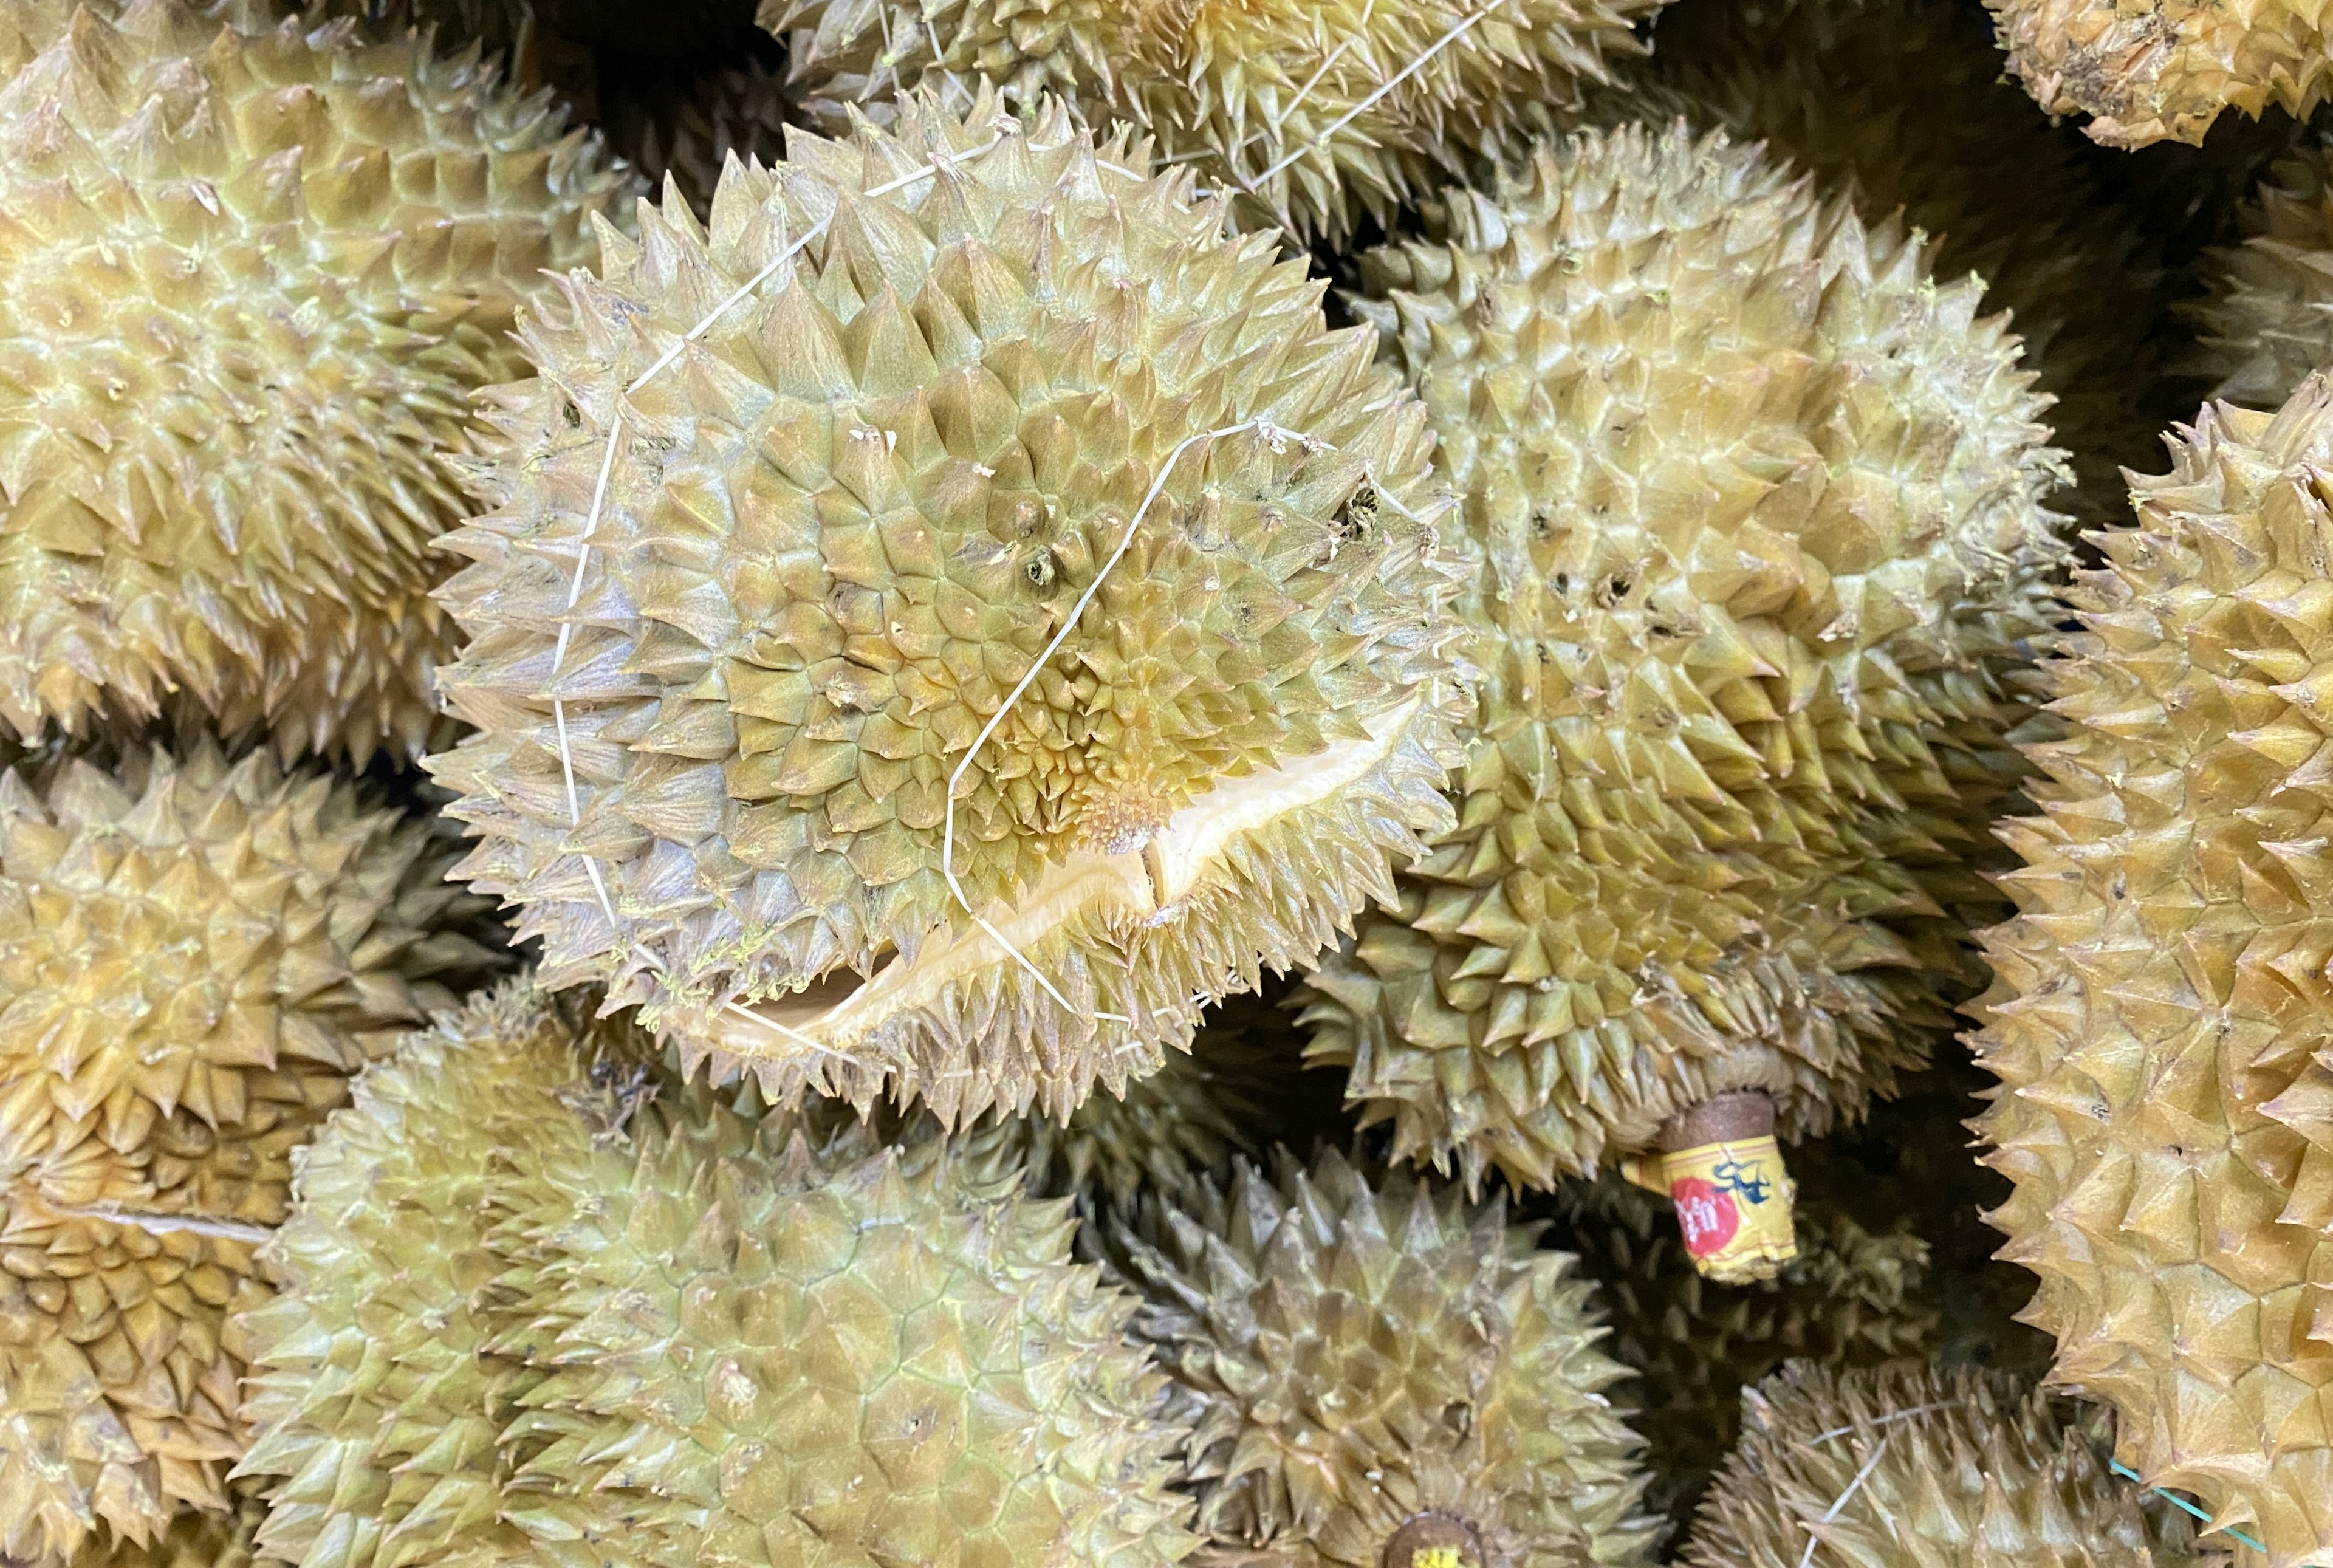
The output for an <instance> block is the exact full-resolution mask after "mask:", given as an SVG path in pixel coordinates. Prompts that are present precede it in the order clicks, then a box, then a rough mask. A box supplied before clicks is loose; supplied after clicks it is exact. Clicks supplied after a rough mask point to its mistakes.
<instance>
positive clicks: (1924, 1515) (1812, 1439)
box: [1683, 1361, 2226, 1568]
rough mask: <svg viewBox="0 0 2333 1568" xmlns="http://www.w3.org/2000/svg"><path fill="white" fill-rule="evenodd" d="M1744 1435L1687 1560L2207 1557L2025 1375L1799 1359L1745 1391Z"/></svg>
mask: <svg viewBox="0 0 2333 1568" xmlns="http://www.w3.org/2000/svg"><path fill="white" fill-rule="evenodd" d="M1742 1413H1743V1425H1744V1430H1743V1435H1742V1441H1741V1443H1740V1445H1739V1446H1738V1447H1737V1448H1735V1449H1734V1451H1733V1456H1732V1457H1730V1458H1729V1459H1728V1460H1727V1461H1726V1465H1725V1468H1724V1470H1723V1472H1722V1473H1721V1474H1720V1475H1719V1477H1718V1480H1717V1486H1716V1489H1715V1490H1714V1492H1713V1493H1712V1494H1711V1495H1710V1497H1709V1499H1708V1501H1707V1502H1705V1503H1704V1504H1703V1505H1702V1508H1701V1512H1700V1514H1699V1515H1698V1516H1697V1517H1696V1518H1695V1522H1694V1530H1693V1534H1692V1537H1691V1538H1690V1539H1689V1540H1688V1541H1687V1542H1686V1544H1685V1555H1684V1559H1683V1561H1684V1563H1685V1568H1866V1565H1867V1564H1873V1563H1888V1564H1891V1565H1894V1564H1901V1565H1902V1568H1994V1565H1995V1564H2002V1565H2006V1564H2009V1563H2016V1564H2019V1565H2020V1568H2029V1565H2030V1568H2205V1565H2206V1564H2220V1563H2224V1562H2225V1561H2226V1559H2225V1558H2224V1557H2223V1556H2222V1555H2221V1554H2219V1553H2216V1552H2212V1551H2206V1550H2201V1549H2199V1548H2198V1547H2197V1546H2196V1544H2195V1541H2194V1532H2193V1531H2192V1530H2190V1529H2189V1528H2187V1527H2186V1522H2185V1516H2184V1515H2177V1514H2172V1513H2170V1512H2169V1510H2165V1511H2163V1513H2162V1514H2161V1515H2158V1516H2157V1518H2156V1519H2155V1520H2153V1521H2150V1519H2149V1517H2148V1515H2147V1513H2146V1510H2144V1509H2143V1508H2142V1507H2141V1505H2140V1499H2141V1497H2142V1496H2143V1494H2142V1493H2141V1492H2140V1491H2139V1490H2138V1489H2136V1488H2135V1487H2133V1486H2129V1485H2128V1484H2127V1483H2126V1482H2124V1481H2123V1480H2121V1479H2120V1478H2118V1477H2116V1476H2114V1475H2113V1474H2112V1473H2111V1472H2110V1471H2109V1470H2108V1469H2107V1459H2106V1456H2105V1455H2104V1454H2103V1453H2101V1452H2100V1451H2099V1450H2098V1448H2097V1447H2096V1446H2094V1445H2093V1443H2092V1441H2091V1439H2090V1438H2089V1437H2088V1434H2087V1433H2085V1432H2084V1431H2082V1430H2081V1429H2079V1428H2078V1427H2075V1426H2072V1425H2069V1423H2068V1422H2067V1421H2065V1420H2064V1419H2061V1418H2060V1416H2059V1412H2058V1411H2057V1410H2056V1409H2053V1408H2052V1406H2051V1405H2050V1403H2049V1402H2048V1401H2047V1400H2044V1399H2043V1398H2042V1397H2041V1396H2040V1395H2039V1394H2037V1393H2031V1392H2029V1391H2028V1390H2026V1389H2025V1388H2024V1387H2023V1386H2022V1385H2021V1384H2020V1383H2019V1382H2018V1381H2017V1380H2015V1379H2014V1378H2008V1377H2002V1376H2000V1375H1998V1374H1992V1373H1986V1372H1983V1371H1974V1370H1972V1369H1968V1368H1961V1369H1957V1370H1954V1371H1943V1370H1939V1369H1935V1368H1926V1367H1888V1368H1878V1369H1868V1370H1861V1371H1836V1370H1834V1369H1831V1368H1828V1367H1820V1366H1816V1365H1813V1364H1811V1363H1809V1362H1804V1361H1797V1362H1793V1363H1791V1365H1790V1366H1789V1367H1788V1368H1786V1369H1784V1370H1783V1371H1781V1372H1780V1373H1778V1374H1776V1375H1775V1376H1774V1377H1773V1378H1771V1379H1770V1380H1767V1381H1766V1382H1764V1383H1762V1384H1761V1385H1760V1386H1758V1387H1757V1388H1755V1389H1752V1390H1750V1391H1748V1392H1747V1393H1745V1394H1743V1399H1742Z"/></svg>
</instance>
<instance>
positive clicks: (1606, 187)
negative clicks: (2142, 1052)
mask: <svg viewBox="0 0 2333 1568" xmlns="http://www.w3.org/2000/svg"><path fill="white" fill-rule="evenodd" d="M1445 222H1446V226H1447V227H1448V230H1449V239H1448V241H1447V243H1445V244H1440V245H1426V244H1413V245H1403V246H1400V247H1389V248H1387V249H1382V250H1378V251H1375V252H1372V253H1370V254H1369V255H1368V256H1367V257H1365V258H1364V260H1363V264H1362V266H1363V274H1362V275H1363V282H1364V284H1366V285H1367V287H1368V293H1369V294H1370V295H1371V296H1373V297H1368V298H1364V299H1360V300H1358V301H1356V308H1357V309H1359V310H1361V311H1363V312H1365V313H1367V314H1368V317H1369V318H1370V319H1371V320H1373V321H1375V322H1377V323H1378V325H1379V326H1380V328H1381V329H1382V330H1383V332H1385V334H1386V338H1387V344H1388V350H1389V351H1390V352H1391V353H1392V354H1394V355H1395V356H1396V357H1397V358H1398V359H1399V360H1400V361H1401V362H1402V363H1404V364H1405V366H1406V367H1407V370H1408V371H1409V373H1410V375H1411V376H1412V378H1413V379H1414V380H1416V383H1417V385H1418V386H1419V387H1420V389H1421V390H1422V392H1423V394H1424V396H1425V397H1426V402H1427V406H1428V408H1429V409H1431V410H1432V414H1433V422H1434V426H1435V431H1436V433H1437V434H1438V435H1439V437H1440V438H1441V440H1440V446H1439V447H1438V448H1437V452H1436V465H1437V467H1438V468H1439V469H1440V471H1441V472H1442V473H1443V474H1444V475H1445V476H1446V477H1447V478H1448V480H1449V482H1450V484H1451V485H1452V486H1453V487H1454V488H1455V490H1456V491H1457V493H1458V495H1459V497H1460V505H1461V516H1462V519H1463V528H1462V530H1460V532H1461V534H1462V537H1463V539H1464V542H1465V543H1467V544H1470V545H1471V546H1472V547H1473V548H1474V550H1475V551H1476V552H1477V553H1478V554H1479V557H1480V570H1479V572H1478V573H1477V576H1476V579H1475V583H1474V589H1473V591H1472V592H1471V594H1470V595H1469V597H1468V598H1467V599H1466V600H1465V601H1464V604H1463V606H1462V616H1463V618H1464V620H1466V621H1467V623H1468V626H1469V629H1470V632H1471V642H1470V654H1469V656H1470V659H1471V660H1472V662H1473V663H1474V665H1475V666H1476V667H1477V668H1478V669H1481V670H1482V671H1483V680H1482V682H1481V684H1480V686H1479V688H1478V690H1477V695H1476V716H1477V717H1476V720H1475V729H1474V736H1473V741H1472V747H1471V750H1470V751H1469V753H1468V755H1467V760H1466V764H1465V767H1464V773H1463V775H1462V779H1461V782H1460V783H1459V784H1458V785H1457V787H1456V789H1455V803H1456V807H1457V812H1458V816H1459V821H1460V824H1461V825H1460V827H1459V828H1458V829H1457V831H1456V832H1450V833H1445V834H1444V835H1443V836H1442V837H1441V838H1440V839H1439V840H1438V841H1437V842H1436V845H1435V849H1434V850H1433V851H1432V852H1431V854H1430V855H1429V857H1428V858H1427V859H1426V861H1424V862H1422V863H1421V864H1420V865H1419V866H1418V867H1417V869H1416V871H1412V872H1411V873H1409V874H1408V875H1407V876H1406V877H1404V878H1403V879H1402V880H1401V895H1400V900H1399V902H1398V904H1397V906H1395V907H1393V908H1390V909H1387V910H1385V911H1383V912H1378V911H1372V912H1371V913H1369V914H1368V915H1367V916H1365V917H1364V918H1363V919H1362V920H1361V921H1360V922H1359V937H1358V939H1356V940H1352V941H1349V942H1347V943H1346V944H1344V945H1343V946H1342V947H1340V948H1339V950H1338V951H1337V952H1336V953H1334V954H1332V955H1330V957H1326V958H1324V959H1323V960H1321V962H1320V965H1319V967H1318V968H1317V970H1316V971H1315V972H1314V973H1313V974H1312V975H1311V977H1310V985H1311V1005H1310V1006H1309V1007H1308V1009H1307V1012H1306V1017H1307V1018H1308V1020H1310V1021H1311V1024H1312V1025H1313V1030H1314V1033H1313V1035H1312V1039H1311V1044H1310V1046H1309V1053H1310V1055H1311V1057H1312V1058H1313V1059H1314V1060H1316V1061H1320V1062H1326V1063H1348V1064H1349V1066H1350V1069H1351V1078H1350V1084H1349V1096H1350V1098H1351V1099H1353V1100H1354V1101H1357V1102H1359V1104H1360V1105H1361V1106H1362V1117H1363V1120H1364V1121H1391V1122H1392V1123H1393V1127H1394V1136H1395V1152H1396V1154H1397V1156H1398V1157H1403V1158H1412V1159H1425V1160H1430V1161H1432V1162H1433V1163H1434V1164H1435V1165H1436V1166H1437V1167H1439V1168H1444V1169H1447V1168H1448V1167H1450V1166H1451V1165H1453V1164H1455V1166H1456V1167H1457V1168H1458V1169H1459V1170H1460V1171H1461V1172H1462V1173H1463V1174H1464V1177H1465V1178H1466V1179H1467V1180H1468V1182H1469V1183H1470V1184H1472V1183H1474V1182H1476V1181H1478V1180H1479V1179H1480V1178H1481V1177H1482V1175H1483V1172H1484V1170H1485V1169H1487V1168H1489V1167H1491V1166H1493V1165H1495V1166H1497V1167H1498V1168H1499V1169H1501V1170H1503V1172H1504V1173H1505V1174H1506V1175H1507V1176H1508V1177H1509V1178H1512V1180H1514V1181H1516V1182H1518V1183H1520V1184H1523V1185H1528V1186H1546V1185H1549V1184H1550V1183H1551V1181H1552V1180H1553V1179H1554V1178H1556V1177H1557V1176H1559V1175H1581V1174H1590V1173H1593V1172H1594V1171H1595V1170H1597V1169H1599V1166H1601V1165H1602V1164H1604V1163H1607V1162H1608V1161H1610V1160H1611V1159H1613V1158H1614V1157H1616V1156H1618V1155H1622V1154H1626V1153H1627V1152H1629V1151H1631V1150H1644V1149H1647V1148H1649V1147H1651V1146H1652V1144H1653V1142H1654V1140H1655V1139H1656V1134H1657V1133H1658V1131H1659V1130H1660V1129H1661V1128H1662V1127H1663V1125H1664V1124H1665V1123H1666V1122H1668V1121H1670V1120H1671V1119H1672V1118H1675V1117H1678V1116H1679V1115H1680V1113H1682V1112H1685V1111H1688V1110H1690V1109H1692V1108H1693V1107H1695V1106H1696V1105H1698V1104H1701V1103H1703V1102H1704V1101H1709V1100H1711V1099H1712V1097H1714V1096H1715V1095H1718V1094H1721V1093H1727V1092H1735V1091H1743V1092H1763V1093H1765V1094H1768V1095H1770V1096H1771V1098H1772V1101H1773V1103H1774V1106H1775V1110H1776V1112H1777V1116H1778V1127H1779V1131H1780V1135H1781V1138H1782V1140H1783V1141H1785V1142H1798V1141H1801V1140H1805V1139H1808V1138H1810V1137H1813V1136H1816V1135H1818V1134H1819V1133H1820V1132H1822V1131H1823V1130H1824V1129H1825V1128H1826V1127H1827V1126H1828V1125H1829V1123H1830V1122H1831V1121H1832V1120H1833V1119H1834V1118H1836V1117H1842V1116H1843V1117H1848V1118H1852V1117H1854V1116H1856V1115H1858V1114H1859V1113H1860V1111H1862V1109H1863V1107H1864V1106H1865V1104H1866V1103H1867V1100H1868V1098H1869V1097H1870V1096H1871V1095H1872V1094H1874V1093H1885V1092H1887V1089H1888V1086H1889V1084H1890V1083H1891V1082H1892V1081H1893V1077H1894V1074H1895V1073H1896V1071H1897V1070H1898V1069H1900V1068H1902V1067H1905V1066H1906V1065H1909V1064H1912V1063H1916V1062H1917V1061H1918V1060H1919V1059H1920V1058H1921V1056H1922V1054H1923V1053H1924V1051H1925V1038H1924V1036H1925V1034H1929V1033H1933V1032H1936V1031H1939V1030H1941V1028H1942V1027H1943V1026H1944V1023H1945V1022H1946V1020H1947V1017H1948V1015H1947V1014H1946V1013H1945V1011H1944V996H1941V995H1940V991H1941V990H1942V989H1943V988H1944V987H1949V986H1959V985H1963V984H1967V983H1969V981H1971V980H1973V975H1971V973H1970V971H1971V970H1972V968H1973V965H1972V964H1971V962H1970V960H1969V957H1968V956H1967V955H1966V954H1965V952H1964V951H1963V939H1964V934H1965V925H1964V919H1965V916H1964V915H1963V916H1956V915H1955V914H1954V912H1953V911H1954V908H1955V907H1962V906H1969V905H1981V904H1983V902H1984V901H1985V900H1986V899H1987V897H1988V894H1987V891H1986V890H1985V889H1984V888H1983V884H1982V883H1981V882H1980V881H1979V880H1977V878H1976V877H1975V876H1974V874H1973V872H1972V871H1970V870H1969V867H1968V863H1967V862H1968V859H1969V857H1970V855H1971V854H1972V852H1973V849H1974V847H1975V845H1977V844H1978V843H1979V842H1981V839H1980V832H1981V825H1982V823H1983V820H1984V817H1985V815H1986V813H1988V812H1989V811H1990V810H1991V809H1992V802H1993V801H1994V800H1996V799H1997V798H1998V797H1999V795H2000V794H2002V792H2003V790H2004V789H2005V787H2006V786H2007V784H2009V782H2010V781H2011V780H2012V779H2013V778H2014V777H2015V775H2016V771H2017V765H2016V759H2015V756H2014V755H2013V754H2012V753H2011V750H2010V748H2009V747H2008V746H2006V745H2005V743H2004V742H2003V740H2002V733H2003V731H2004V730H2005V728H2006V727H2007V726H2009V725H2010V724H2011V723H2013V722H2015V721H2016V720H2017V719H2018V718H2019V717H2021V714H2022V713H2023V710H2024V705H2023V702H2022V700H2021V697H2020V696H2019V695H2018V692H2017V690H2016V688H2014V685H2013V683H2012V680H2011V674H2010V671H2011V667H2012V666H2013V665H2014V663H2015V661H2016V659H2017V658H2018V649H2019V644H2020V641H2021V640H2022V639H2024V638H2026V637H2028V636H2031V634H2033V633H2034V632H2036V631H2038V630H2040V629H2041V628H2042V627H2044V626H2045V625H2046V624H2047V617H2048V615H2049V613H2050V611H2049V604H2050V581H2051V578H2052V575H2053V573H2054V572H2055V571H2056V570H2057V567H2058V563H2059V560H2060V558H2061V555H2062V547H2061V545H2060V544H2059V543H2058V542H2057V540H2056V537H2055V534H2054V526H2055V523H2056V521H2057V520H2056V518H2055V515H2053V514H2051V513H2050V512H2049V511H2047V510H2046V509H2045V508H2044V507H2043V506H2042V505H2041V504H2040V497H2042V496H2043V495H2046V494H2048V493H2049V492H2050V491H2051V490H2052V489H2054V488H2055V487H2056V486H2058V485H2059V483H2060V482H2061V481H2062V479H2063V477H2064V471H2063V468H2062V466H2061V465H2060V463H2059V455H2058V454H2057V453H2056V452H2054V451H2053V450H2051V449H2050V448H2049V447H2046V446H2045V445H2044V444H2043V442H2044V440H2045V433H2044V432H2043V431H2042V429H2041V428H2040V426H2039V425H2037V424H2036V423H2035V420H2036V418H2037V417H2038V416H2039V414H2040V411H2041V410H2040V400H2039V399H2037V398H2035V397H2034V396H2033V395H2032V393H2031V388H2030V384H2031V375H2030V373H2028V372H2026V371H2024V370H2021V368H2020V366H2019V362H2018V358H2017V347H2016V341H2015V340H2014V339H2013V338H2011V337H2009V336H2007V335H2006V334H2005V333H2004V332H2003V331H2002V324H2001V322H2000V321H1999V320H1998V319H1997V318H1994V319H1981V318H1979V317H1978V316H1977V314H1976V307H1977V300H1978V294H1979V292H1980V289H1979V285H1978V284H1976V283H1975V282H1974V281H1973V280H1970V279H1963V280H1960V281H1959V282H1956V283H1952V284H1938V283H1936V282H1935V281H1934V280H1933V279H1932V278H1931V277H1930V276H1929V275H1928V271H1927V263H1926V253H1925V247H1924V246H1923V245H1921V244H1920V243H1919V242H1918V241H1917V240H1916V239H1910V240H1907V239H1906V238H1904V237H1902V236H1900V235H1898V234H1897V233H1896V231H1895V230H1894V229H1893V228H1892V227H1889V226H1878V227H1867V226H1865V225H1864V224H1863V223H1862V222H1861V221H1860V220H1859V219H1858V217H1857V216H1856V215H1855V213H1854V211H1853V209H1852V208H1851V207H1849V206H1848V204H1846V203H1845V202H1843V201H1839V200H1830V201H1825V200H1822V199H1819V198H1818V197H1817V196H1816V195H1815V194H1814V191H1813V189H1812V188H1811V186H1810V182H1809V181H1807V180H1805V179H1803V178H1793V177H1792V176H1791V173H1790V172H1789V171H1788V169H1787V167H1786V166H1784V165H1781V164H1780V163H1778V162H1776V161H1775V160H1774V159H1771V158H1770V157H1769V156H1768V155H1767V154H1766V153H1765V152H1764V151H1763V150H1762V149H1759V148H1758V147H1756V146H1743V145H1737V144H1734V143H1732V142H1730V141H1728V140H1727V139H1725V138H1724V137H1723V135H1721V134H1714V133H1713V134H1711V135H1709V136H1706V137H1698V138H1697V137H1695V136H1693V135H1691V134H1689V133H1688V132H1687V131H1686V130H1685V129H1683V128H1682V127H1676V128H1673V129H1671V130H1668V131H1666V132H1665V133H1660V134H1655V133H1653V132H1650V131H1647V130H1641V129H1637V128H1633V127H1631V128H1626V129H1623V130H1618V131H1614V132H1611V133H1608V134H1590V135H1583V136H1581V137H1579V138H1576V139H1573V140H1571V141H1570V143H1568V144H1567V145H1566V146H1564V147H1562V148H1561V149H1552V148H1551V149H1545V150H1543V151H1542V152H1541V155H1540V156H1539V157H1538V158H1537V159H1535V160H1534V161H1533V163H1532V164H1531V166H1530V167H1529V168H1528V169H1526V170H1524V171H1523V172H1522V173H1521V174H1520V175H1519V176H1517V177H1514V178H1509V179H1508V180H1507V181H1506V182H1505V183H1503V185H1502V186H1501V187H1500V188H1499V190H1498V192H1497V194H1496V196H1495V197H1491V196H1460V197H1453V198H1452V201H1451V204H1450V207H1449V208H1448V210H1447V213H1446V216H1445ZM1964 976H1966V978H1963V977H1964Z"/></svg>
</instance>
